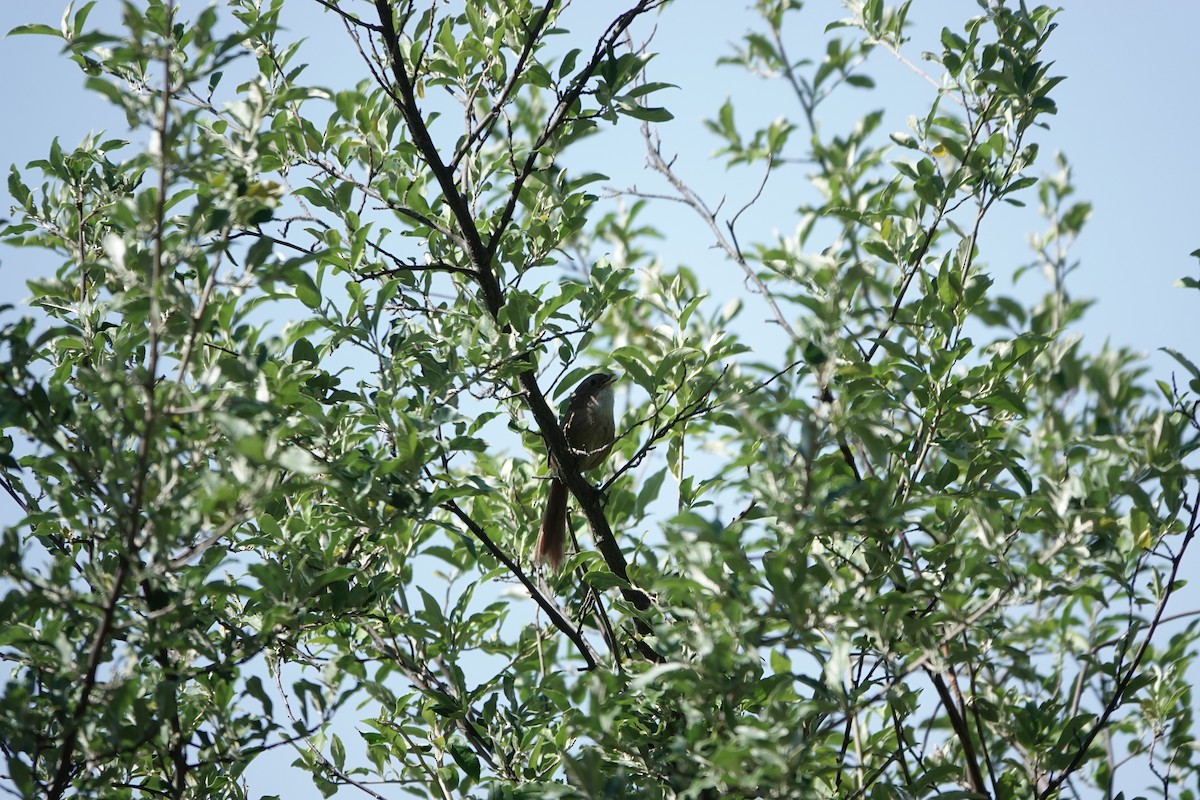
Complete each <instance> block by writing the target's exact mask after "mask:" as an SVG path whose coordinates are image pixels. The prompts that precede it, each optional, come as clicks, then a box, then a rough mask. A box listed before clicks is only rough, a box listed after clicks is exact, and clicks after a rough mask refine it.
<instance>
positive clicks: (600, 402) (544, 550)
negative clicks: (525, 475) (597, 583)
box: [534, 372, 617, 569]
mask: <svg viewBox="0 0 1200 800" xmlns="http://www.w3.org/2000/svg"><path fill="white" fill-rule="evenodd" d="M615 380H616V378H615V377H614V376H612V375H610V374H608V373H607V372H593V373H592V374H591V375H588V376H587V377H586V378H584V379H583V382H582V383H581V384H579V386H578V387H576V389H575V392H574V393H573V394H572V395H571V399H570V401H569V402H568V403H567V409H566V411H564V412H563V415H562V421H561V424H562V430H563V435H564V436H566V439H567V446H568V447H570V448H571V452H572V453H574V454H575V459H576V460H575V463H576V465H577V466H578V467H579V471H580V472H587V471H588V470H591V469H595V468H596V467H598V466H600V465H601V464H602V463H603V462H604V459H605V458H607V457H608V453H609V451H610V450H612V446H613V438H614V437H615V436H616V432H617V430H616V423H615V422H614V421H613V390H612V384H613V381H615ZM557 471H558V465H557V464H555V463H554V456H550V472H551V478H550V496H549V497H548V498H547V499H546V513H545V514H544V515H543V516H542V528H541V530H540V531H538V538H537V545H536V546H535V547H534V558H536V559H537V560H538V561H543V562H548V563H549V564H550V566H551V567H553V568H554V569H558V565H559V564H560V563H562V558H563V549H564V546H565V544H566V539H567V487H566V484H564V483H563V482H562V481H560V480H559V479H558V477H557V474H556V473H557Z"/></svg>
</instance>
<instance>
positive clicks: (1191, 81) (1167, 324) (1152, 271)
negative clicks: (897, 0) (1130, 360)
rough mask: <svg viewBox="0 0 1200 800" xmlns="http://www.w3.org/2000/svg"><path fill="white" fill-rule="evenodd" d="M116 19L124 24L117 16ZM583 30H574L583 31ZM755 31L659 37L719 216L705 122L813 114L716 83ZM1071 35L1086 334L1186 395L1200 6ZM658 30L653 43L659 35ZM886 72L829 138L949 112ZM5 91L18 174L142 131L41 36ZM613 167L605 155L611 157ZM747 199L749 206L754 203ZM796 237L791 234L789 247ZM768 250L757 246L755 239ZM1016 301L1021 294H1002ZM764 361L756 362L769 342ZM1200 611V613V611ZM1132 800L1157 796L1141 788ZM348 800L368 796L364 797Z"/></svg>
mask: <svg viewBox="0 0 1200 800" xmlns="http://www.w3.org/2000/svg"><path fill="white" fill-rule="evenodd" d="M57 5H58V4H57V3H55V2H53V0H43V2H41V3H36V4H35V3H19V2H12V1H11V0H9V2H4V3H0V30H3V31H7V30H8V29H10V28H12V27H13V26H15V25H18V24H21V23H25V22H42V23H49V24H57V22H58V17H59V14H60V11H59V10H58V9H56V8H55V7H56V6H57ZM181 5H182V6H183V7H184V9H185V11H187V10H189V9H191V8H193V7H196V8H198V7H200V4H198V3H194V2H193V1H192V0H185V2H183V3H181ZM624 5H625V4H624V3H616V2H612V1H611V0H608V2H599V3H594V2H590V0H576V7H574V8H573V9H572V10H571V12H570V13H571V14H572V15H575V19H576V20H577V21H578V25H580V26H583V27H588V26H591V25H594V24H595V23H596V22H597V20H598V19H599V17H597V16H592V15H594V14H595V13H596V12H597V11H599V12H602V13H609V11H610V10H611V9H616V8H619V7H623V6H624ZM118 7H119V6H118V4H117V2H116V0H100V3H99V5H98V7H97V10H96V12H95V14H94V19H96V20H98V21H99V20H103V19H104V18H105V17H106V15H112V14H114V13H115V12H116V11H117V9H118ZM288 9H289V10H288V16H287V19H288V20H289V22H290V24H291V25H293V27H294V29H295V31H296V33H297V35H298V36H307V37H309V38H310V42H309V44H308V46H307V48H306V50H305V51H303V55H302V57H301V59H302V60H308V61H312V62H313V63H314V71H313V72H314V73H316V74H317V75H319V76H320V78H314V77H313V75H312V74H310V75H308V79H309V80H310V81H312V80H317V81H318V82H321V81H328V82H329V83H332V84H336V85H347V84H350V83H353V82H355V81H357V80H358V79H360V78H361V77H362V76H361V74H360V72H359V66H360V65H359V62H358V61H357V57H356V55H355V54H354V51H353V49H352V47H351V46H350V45H349V43H348V41H347V40H346V37H345V35H344V33H343V32H342V30H341V27H340V25H339V26H334V25H332V24H330V23H331V22H332V19H331V17H330V16H328V15H322V14H321V13H319V9H318V6H317V4H316V3H315V2H312V1H311V0H291V2H290V3H289V4H288ZM976 12H977V6H976V5H975V3H973V2H969V1H968V0H916V2H915V3H914V4H913V11H912V12H911V15H910V16H911V18H912V19H914V20H915V21H916V23H917V27H916V29H915V30H914V32H913V36H914V40H913V41H912V42H911V43H910V45H909V46H908V48H907V49H906V51H905V52H906V54H907V55H908V57H909V58H910V60H912V61H913V62H915V63H917V64H923V63H925V62H922V61H921V59H920V52H921V51H922V50H933V49H938V44H937V33H938V31H939V30H940V28H941V26H943V25H946V26H950V27H952V28H955V29H960V28H961V25H962V23H963V21H965V19H966V18H968V17H969V16H971V15H973V14H974V13H976ZM842 15H843V13H842V12H841V11H840V10H839V8H838V5H837V4H836V3H834V2H832V1H831V0H822V2H812V3H810V4H809V7H808V9H807V10H806V12H805V14H804V15H803V16H802V17H800V18H799V19H800V22H799V23H798V24H797V26H796V28H795V37H796V38H795V41H794V43H790V46H791V50H792V52H793V54H795V55H811V56H812V57H814V58H819V57H820V53H821V50H820V49H814V48H815V47H816V45H817V44H818V43H819V42H820V40H821V38H822V31H823V29H824V26H825V23H826V22H828V21H829V20H831V19H834V18H837V17H839V16H842ZM108 18H109V19H111V18H112V17H111V16H109V17H108ZM565 24H567V25H568V26H571V25H572V22H571V17H568V18H567V19H566V20H565ZM750 24H752V20H751V19H750V17H749V16H748V15H747V14H746V13H745V12H744V11H743V3H741V2H738V1H737V0H681V2H677V3H676V4H675V5H674V6H672V7H671V8H669V10H668V11H667V12H666V13H665V14H664V15H662V16H661V17H660V18H659V19H658V20H657V31H656V33H655V39H654V44H653V45H652V47H651V49H652V50H657V51H659V52H661V55H660V56H659V57H658V58H657V59H656V60H655V62H654V64H653V67H652V77H653V79H654V80H661V81H666V82H669V83H673V84H676V85H677V86H678V87H679V88H677V89H674V90H670V91H668V92H666V93H664V94H663V96H662V99H661V102H663V103H664V104H666V105H667V106H668V107H670V108H671V109H672V111H673V112H674V113H675V116H676V119H675V120H674V121H673V122H671V123H669V124H667V125H664V126H663V127H662V135H663V138H664V144H665V149H667V150H668V151H669V152H676V153H678V154H679V162H678V165H679V169H680V170H681V172H682V173H683V174H685V175H686V176H687V177H689V179H691V180H692V181H694V183H695V185H696V186H697V187H698V188H699V189H700V190H701V191H702V192H704V193H705V194H706V197H707V198H708V199H710V200H711V201H713V204H714V205H715V202H716V200H718V199H719V198H720V196H721V195H722V194H728V196H729V201H728V205H727V207H737V206H738V205H740V202H738V201H739V198H740V199H741V200H744V197H745V193H746V192H747V191H750V190H749V189H748V187H749V185H750V183H749V181H748V180H747V177H746V176H740V175H736V174H734V175H731V174H729V173H726V171H725V170H724V168H723V167H722V166H721V165H720V164H719V163H718V162H715V161H713V160H712V159H711V153H712V152H713V150H715V149H716V147H717V142H716V140H715V139H713V138H712V137H711V136H710V135H709V134H708V133H707V132H705V131H703V129H702V128H701V126H700V124H699V121H700V120H701V119H702V118H704V117H709V116H714V115H715V114H716V110H717V108H718V107H719V106H720V104H721V103H722V102H723V101H724V99H725V98H726V97H732V98H733V99H734V103H735V105H736V106H737V108H738V111H739V117H745V118H746V119H752V118H761V119H770V118H773V117H775V116H779V115H785V116H792V117H796V116H797V110H796V109H795V108H792V107H788V106H786V105H781V104H780V103H781V101H780V99H779V98H780V96H781V95H780V93H779V92H778V90H777V88H772V87H770V86H769V85H767V84H765V83H763V82H761V81H755V80H748V79H746V78H743V77H740V76H738V74H737V73H736V70H735V69H733V68H729V67H725V68H719V69H718V68H716V67H715V66H714V64H715V62H716V59H717V58H718V57H720V56H722V55H726V54H729V53H730V51H731V44H732V43H733V42H734V41H736V40H737V39H738V38H739V37H740V35H741V33H742V32H743V31H744V30H746V28H747V27H748V26H749V25H750ZM1058 24H1059V29H1058V30H1057V31H1056V32H1055V34H1054V35H1053V36H1052V37H1051V40H1050V44H1049V48H1048V57H1049V58H1050V59H1051V60H1053V61H1054V62H1055V64H1054V67H1053V69H1052V72H1053V73H1054V74H1059V75H1065V76H1066V77H1067V80H1066V81H1064V82H1063V83H1062V84H1061V85H1060V86H1059V87H1058V88H1057V89H1056V90H1055V92H1054V97H1055V98H1056V100H1057V103H1058V109H1059V112H1058V114H1057V116H1056V117H1054V118H1052V119H1051V120H1050V129H1049V130H1048V131H1043V132H1040V133H1039V134H1038V141H1039V142H1040V143H1041V146H1042V154H1043V155H1042V160H1041V164H1040V165H1039V167H1036V168H1035V172H1038V173H1039V174H1040V173H1041V172H1043V171H1045V170H1050V169H1052V168H1053V162H1052V154H1053V152H1054V151H1058V150H1061V151H1063V152H1064V153H1066V154H1067V156H1068V157H1069V159H1070V161H1071V163H1072V165H1073V168H1074V177H1075V183H1076V187H1077V195H1076V196H1077V198H1078V199H1081V200H1089V201H1091V202H1092V203H1093V204H1094V210H1093V217H1092V221H1091V223H1090V224H1089V226H1088V227H1087V229H1086V230H1085V232H1084V234H1083V236H1082V237H1081V238H1080V240H1079V242H1078V243H1077V245H1076V247H1075V249H1074V251H1073V255H1074V257H1075V259H1077V260H1079V261H1080V263H1081V267H1080V269H1079V270H1078V271H1076V272H1075V273H1074V274H1073V275H1072V277H1071V279H1070V283H1069V288H1070V290H1071V292H1072V294H1073V295H1074V296H1075V297H1090V298H1094V299H1095V300H1096V301H1097V304H1096V305H1095V306H1094V307H1093V308H1092V310H1091V311H1090V312H1089V314H1088V316H1087V317H1086V318H1085V321H1084V322H1083V323H1082V324H1081V325H1080V326H1079V329H1080V332H1081V333H1083V334H1084V336H1085V339H1086V341H1088V342H1089V343H1090V344H1089V346H1090V347H1092V348H1096V347H1099V345H1100V343H1101V342H1102V341H1104V340H1106V339H1107V340H1109V341H1111V342H1112V343H1113V344H1115V345H1125V346H1130V347H1132V348H1134V349H1137V350H1142V351H1146V352H1147V353H1149V354H1151V361H1150V364H1151V367H1152V372H1151V374H1150V376H1149V377H1150V378H1162V379H1166V378H1168V377H1169V374H1170V371H1171V369H1172V368H1173V362H1172V361H1170V360H1169V359H1167V358H1166V357H1165V356H1162V355H1161V354H1158V353H1156V352H1155V351H1156V349H1157V348H1159V347H1171V348H1175V349H1178V350H1181V351H1183V352H1184V353H1189V354H1191V356H1192V357H1193V360H1197V361H1200V336H1198V335H1197V334H1200V295H1197V293H1196V292H1195V291H1188V290H1183V289H1179V288H1175V287H1174V285H1173V284H1174V282H1175V281H1176V280H1177V279H1178V278H1180V277H1182V276H1185V275H1189V276H1194V277H1200V266H1198V264H1200V262H1197V260H1196V259H1194V258H1192V257H1190V256H1189V253H1190V252H1191V251H1193V250H1195V249H1197V248H1200V224H1198V223H1200V214H1198V211H1200V208H1198V205H1200V201H1198V197H1200V195H1198V193H1197V189H1196V187H1197V186H1198V185H1200V148H1196V147H1195V144H1194V142H1195V140H1196V138H1197V132H1198V131H1200V103H1197V102H1196V100H1195V97H1194V95H1195V88H1194V87H1195V84H1196V82H1197V79H1198V78H1200V48H1198V47H1197V46H1196V44H1195V35H1196V31H1197V30H1200V3H1195V2H1194V1H1193V0H1156V2H1145V3H1131V2H1125V1H1119V0H1069V1H1068V2H1066V3H1065V10H1064V11H1063V13H1062V14H1061V15H1060V16H1059V18H1058ZM647 32H648V30H647V29H642V30H641V31H640V33H641V35H645V34H646V33H647ZM868 72H869V73H870V74H872V75H873V76H875V77H876V78H877V79H878V81H879V84H880V88H879V90H877V91H876V92H874V93H871V94H868V93H862V92H859V93H854V92H850V93H847V96H846V98H845V100H844V101H842V104H840V105H837V106H831V107H830V108H829V109H828V119H827V121H826V124H827V126H828V127H827V130H830V131H833V130H837V126H838V125H841V124H846V122H847V121H850V120H853V119H855V118H857V117H859V116H861V115H862V114H865V113H867V112H869V111H871V110H874V109H876V108H881V107H882V108H886V109H887V110H888V116H887V117H886V121H885V124H884V126H883V132H884V135H886V133H887V132H889V131H892V130H897V131H898V130H903V128H904V125H905V119H906V117H907V116H908V115H909V114H912V113H918V114H919V113H923V112H924V111H925V110H926V109H927V108H928V102H929V99H930V97H931V94H930V91H931V90H930V87H929V86H928V85H927V84H925V83H924V82H923V81H922V80H921V79H920V78H919V77H917V76H916V75H914V74H913V73H912V72H911V71H909V70H908V69H907V68H905V67H903V66H901V65H898V64H897V63H896V62H895V61H894V60H892V59H891V58H890V56H888V55H887V54H885V53H882V52H879V53H876V54H875V55H874V56H873V59H872V62H871V64H870V66H869V67H868ZM0 75H3V76H5V78H4V99H5V108H7V119H6V120H5V122H4V124H3V131H4V132H3V135H2V139H0V141H2V142H3V149H2V151H0V152H2V154H3V157H2V158H0V161H2V162H3V164H0V167H4V168H5V169H7V166H8V164H9V163H16V164H17V165H18V166H19V167H23V166H24V164H25V163H26V162H28V161H30V160H33V159H36V158H41V157H43V156H44V155H45V154H46V152H47V150H48V147H49V142H50V140H51V139H52V138H53V137H55V136H57V137H59V138H60V139H61V140H62V142H63V145H64V146H65V147H70V146H72V145H74V144H75V143H77V142H78V141H79V140H80V139H82V138H83V137H84V136H85V135H86V134H87V133H88V132H90V131H95V130H100V129H104V130H107V131H108V132H109V133H110V134H112V135H116V136H121V135H124V133H125V121H124V116H123V115H122V114H120V113H119V112H118V111H116V110H115V109H114V108H113V107H112V106H110V105H109V104H108V103H107V101H105V100H103V99H102V98H100V97H98V96H95V95H89V94H87V93H85V92H84V91H83V89H82V83H83V80H82V77H83V76H82V75H81V73H80V72H79V70H78V68H77V67H76V66H75V65H74V64H72V63H71V62H70V61H68V60H66V59H64V58H61V57H60V56H59V54H58V47H57V46H56V42H55V41H54V40H52V39H50V38H47V37H41V36H20V37H8V38H5V39H0ZM622 126H623V129H622V130H621V131H619V134H620V135H619V137H618V138H617V139H616V141H622V142H625V143H627V144H628V143H632V145H631V149H623V148H621V147H614V146H613V145H612V142H613V141H614V139H610V138H607V137H606V138H605V139H604V142H605V146H604V148H603V149H602V150H600V151H597V155H596V157H597V158H600V157H604V158H605V159H606V161H605V163H603V164H598V165H596V166H595V167H594V168H595V169H597V170H599V171H602V172H605V173H607V174H609V175H610V176H611V177H612V183H613V185H614V186H629V185H632V184H634V183H636V184H637V185H638V186H639V188H643V189H647V190H652V189H654V190H657V189H661V186H660V185H659V184H658V183H657V182H656V181H655V180H654V178H653V177H652V176H649V175H647V174H645V173H643V172H642V168H643V163H644V158H643V156H642V154H641V152H640V151H639V150H638V149H637V148H638V144H637V142H638V140H637V137H636V126H635V125H633V124H632V121H631V120H627V121H625V122H623V123H622ZM605 153H606V154H607V155H603V154H605ZM739 193H741V194H739ZM0 195H3V196H2V197H0V217H5V216H8V214H7V207H8V205H9V198H8V196H7V192H6V190H4V189H3V188H2V187H0ZM1027 200H1028V202H1029V203H1030V205H1031V208H1030V209H1029V212H1030V213H1024V214H1023V213H1017V212H1014V213H1013V214H1012V215H1011V216H1008V217H1006V218H1005V219H1004V220H1003V221H1002V223H1001V224H1000V225H998V226H997V227H996V228H995V229H992V230H991V231H990V232H989V234H988V238H986V239H985V240H984V241H983V243H982V246H983V248H984V257H985V259H986V261H987V262H988V263H989V264H990V265H993V266H994V268H995V270H996V272H997V273H998V275H1000V276H1004V275H1008V274H1011V272H1012V271H1013V269H1014V268H1016V267H1017V266H1020V265H1022V264H1024V263H1027V262H1028V261H1029V260H1030V258H1031V254H1030V253H1029V251H1028V249H1027V247H1026V246H1025V235H1026V233H1028V232H1030V231H1033V230H1038V229H1040V228H1041V227H1042V225H1041V223H1040V221H1038V220H1037V218H1036V214H1034V213H1032V212H1034V211H1035V209H1036V197H1035V196H1034V195H1033V194H1032V193H1030V194H1029V195H1028V197H1027ZM655 213H656V214H659V215H660V216H656V217H651V219H652V220H653V221H656V222H657V223H658V224H659V225H660V227H661V228H663V229H664V231H665V232H666V235H667V241H668V242H669V243H670V244H671V245H672V247H674V248H675V249H674V250H673V251H672V252H673V256H674V257H675V258H677V259H678V260H679V261H681V262H684V263H689V264H690V265H692V266H693V267H694V268H696V269H697V271H699V272H702V273H703V272H704V271H705V270H710V271H713V273H714V274H713V276H712V280H713V281H714V283H715V284H718V285H719V284H720V282H721V281H725V280H727V281H729V286H731V287H734V289H735V290H736V289H737V287H740V286H741V276H740V274H733V275H724V276H721V275H716V274H715V272H716V271H718V270H730V271H731V272H732V270H734V269H735V268H734V267H732V265H729V264H728V263H726V262H724V261H723V260H722V259H721V258H720V257H719V256H718V255H717V254H716V253H715V252H713V251H712V250H711V249H710V248H709V246H708V245H709V240H708V238H707V236H706V234H705V231H704V229H703V227H702V226H700V224H699V223H698V221H697V220H696V219H695V218H694V217H692V216H691V215H690V214H688V213H681V212H679V211H668V210H663V211H661V212H655ZM773 221H774V217H773V216H771V215H769V214H765V215H764V216H763V217H761V218H760V219H759V220H758V221H757V222H756V221H754V220H753V219H752V220H751V222H750V223H749V224H751V225H759V226H760V229H759V230H756V231H753V233H754V234H756V235H757V236H758V238H762V237H763V236H767V235H769V233H770V225H771V224H772V222H773ZM783 232H784V233H786V231H783ZM751 238H754V237H753V236H752V237H751ZM53 266H54V265H53V262H49V261H46V260H45V259H42V260H38V259H37V258H36V254H34V253H30V252H28V251H14V250H11V249H6V248H0V285H3V286H4V287H5V288H4V290H3V293H0V303H18V302H20V301H22V300H23V299H24V298H25V297H26V296H27V294H28V293H27V292H26V291H25V289H24V281H25V280H26V279H27V278H29V277H33V276H34V275H35V274H39V273H40V272H41V271H43V270H47V269H52V268H53ZM1037 281H1038V279H1037V278H1036V276H1032V277H1026V278H1025V279H1024V280H1023V284H1029V285H1028V286H1023V289H1022V291H1025V292H1028V293H1029V294H1028V295H1026V296H1033V295H1036V294H1038V293H1040V291H1041V290H1042V289H1043V288H1044V285H1043V284H1040V283H1038V282H1037ZM997 284H998V288H999V289H1001V290H1003V291H1005V292H1008V291H1009V287H1008V285H1007V283H1006V282H1005V281H1004V279H1003V278H1002V277H1000V278H998V279H997ZM751 344H754V343H753V342H751ZM12 513H13V510H12V509H11V508H5V507H2V506H0V522H8V521H11V519H12ZM1192 599H1193V600H1194V598H1192ZM291 759H292V754H290V753H288V752H285V751H280V752H279V753H278V754H276V755H273V756H272V757H271V758H270V759H264V760H263V761H262V763H260V764H256V765H255V767H254V768H253V770H252V772H251V774H250V780H251V786H252V789H255V790H257V791H258V792H264V793H265V792H278V793H281V794H282V795H284V796H286V797H289V798H301V800H303V798H308V797H317V796H318V795H317V793H316V792H315V790H313V789H312V787H311V785H309V784H308V783H307V781H306V780H305V778H304V776H303V775H301V774H298V773H292V776H293V779H292V780H289V779H288V778H287V777H285V776H286V775H288V773H287V772H286V771H284V765H286V764H287V763H288V762H290V761H291ZM1128 788H1130V789H1135V788H1140V787H1133V786H1130V787H1128ZM345 796H353V795H351V794H349V793H346V794H345Z"/></svg>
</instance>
